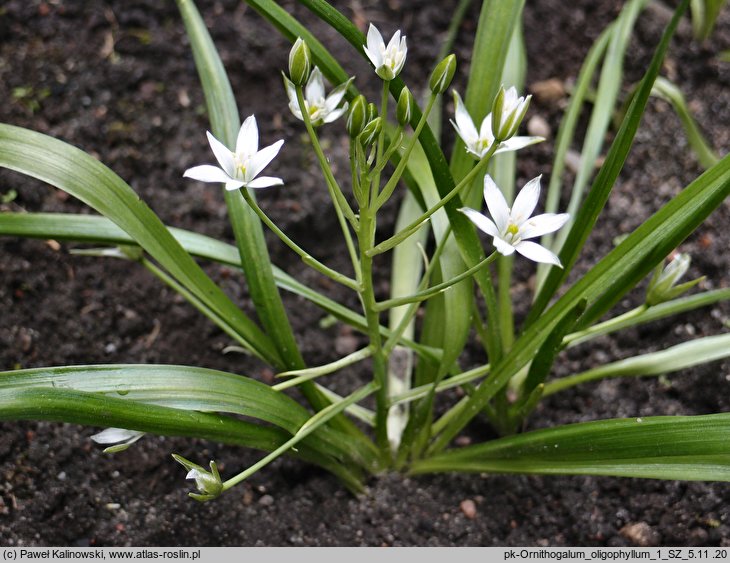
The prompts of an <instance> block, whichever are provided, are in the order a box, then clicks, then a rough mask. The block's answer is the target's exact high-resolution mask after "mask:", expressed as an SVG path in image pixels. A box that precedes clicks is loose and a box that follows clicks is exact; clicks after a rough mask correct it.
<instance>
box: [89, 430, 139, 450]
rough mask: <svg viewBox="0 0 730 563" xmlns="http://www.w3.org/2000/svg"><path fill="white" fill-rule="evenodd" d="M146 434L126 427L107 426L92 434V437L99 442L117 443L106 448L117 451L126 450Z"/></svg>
mask: <svg viewBox="0 0 730 563" xmlns="http://www.w3.org/2000/svg"><path fill="white" fill-rule="evenodd" d="M144 434H145V433H144V432H139V431H137V430H127V429H126V428H107V429H106V430H102V431H101V432H99V433H98V434H94V435H93V436H91V439H92V440H93V441H94V442H96V443H97V444H115V445H113V446H109V447H108V448H106V449H105V450H104V452H105V453H117V452H122V451H124V450H126V449H127V448H128V447H129V446H131V445H132V444H134V443H135V442H136V441H137V440H139V439H140V438H141V437H142V436H144Z"/></svg>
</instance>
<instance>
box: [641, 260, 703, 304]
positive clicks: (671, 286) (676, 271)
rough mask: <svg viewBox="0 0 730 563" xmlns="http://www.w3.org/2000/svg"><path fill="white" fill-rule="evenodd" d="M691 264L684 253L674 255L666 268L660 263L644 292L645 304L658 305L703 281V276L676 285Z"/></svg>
mask: <svg viewBox="0 0 730 563" xmlns="http://www.w3.org/2000/svg"><path fill="white" fill-rule="evenodd" d="M691 262H692V259H691V258H690V255H689V254H686V253H681V254H676V255H675V256H674V257H673V258H672V261H671V262H669V264H667V265H666V266H664V264H663V262H660V263H659V264H658V265H657V267H656V270H654V275H653V276H652V278H651V281H650V282H649V287H648V288H647V290H646V304H647V305H649V306H652V305H658V304H659V303H664V302H665V301H669V300H670V299H674V298H675V297H679V296H680V295H681V294H682V293H684V292H685V291H688V290H689V289H691V288H693V287H694V286H695V285H697V284H698V283H700V282H701V281H703V280H704V279H705V278H704V276H703V277H701V278H697V279H694V280H691V281H688V282H685V283H683V284H680V285H677V282H678V281H679V280H680V279H681V278H682V276H684V274H686V273H687V270H688V269H689V265H690V263H691Z"/></svg>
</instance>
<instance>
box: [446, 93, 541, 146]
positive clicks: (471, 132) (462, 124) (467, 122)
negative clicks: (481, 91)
mask: <svg viewBox="0 0 730 563" xmlns="http://www.w3.org/2000/svg"><path fill="white" fill-rule="evenodd" d="M453 93H454V118H455V119H456V122H454V121H451V124H452V125H453V126H454V129H456V133H457V134H458V135H459V137H461V140H462V141H464V144H465V145H466V151H467V152H468V153H469V154H471V155H472V156H474V157H476V158H477V159H481V158H482V157H483V156H484V155H485V154H487V151H488V150H489V148H490V147H491V146H492V145H493V144H494V143H495V138H494V133H492V114H491V113H490V114H489V115H487V116H486V117H485V118H484V119H483V120H482V124H481V127H480V128H479V131H477V128H476V126H475V125H474V120H473V119H472V118H471V116H470V115H469V112H468V111H466V106H465V105H464V102H463V100H462V99H461V96H459V93H458V92H457V91H456V90H453ZM544 140H545V139H544V138H542V137H512V138H510V139H507V140H506V141H502V142H501V143H500V144H499V148H498V149H497V150H496V151H494V154H499V153H501V152H509V151H516V150H519V149H522V148H524V147H526V146H528V145H534V144H535V143H539V142H541V141H544Z"/></svg>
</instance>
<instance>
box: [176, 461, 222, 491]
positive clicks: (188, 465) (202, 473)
mask: <svg viewBox="0 0 730 563" xmlns="http://www.w3.org/2000/svg"><path fill="white" fill-rule="evenodd" d="M172 457H173V459H174V460H175V461H177V462H178V463H179V464H180V465H182V466H183V467H184V468H185V469H187V470H188V473H187V475H185V478H186V479H193V480H194V481H195V487H196V488H197V489H198V492H197V493H188V495H189V496H191V497H192V498H194V499H195V500H198V501H200V502H205V501H208V500H212V499H214V498H217V497H219V496H220V495H221V493H222V492H223V481H222V480H221V474H220V473H219V471H218V466H217V465H216V463H215V461H211V462H210V471H207V470H205V469H204V468H203V467H201V466H200V465H198V464H197V463H193V462H192V461H189V460H187V459H185V458H184V457H182V456H181V455H177V454H172Z"/></svg>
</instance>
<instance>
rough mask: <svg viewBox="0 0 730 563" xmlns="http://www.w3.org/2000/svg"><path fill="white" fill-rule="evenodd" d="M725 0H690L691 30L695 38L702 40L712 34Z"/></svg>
mask: <svg viewBox="0 0 730 563" xmlns="http://www.w3.org/2000/svg"><path fill="white" fill-rule="evenodd" d="M724 5H725V0H692V2H691V3H690V6H691V8H692V31H693V32H694V35H695V39H697V40H699V41H704V40H705V39H708V38H709V37H710V35H712V30H713V29H714V28H715V23H716V22H717V17H718V16H719V15H720V10H722V7H723V6H724Z"/></svg>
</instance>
